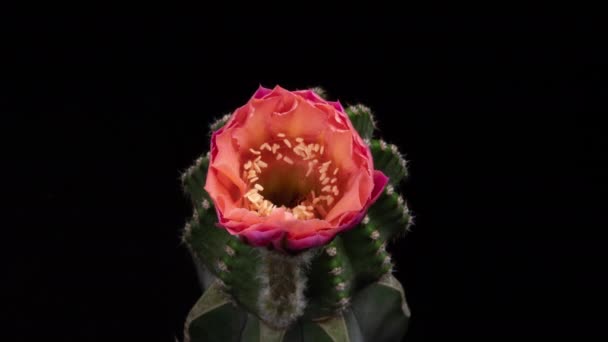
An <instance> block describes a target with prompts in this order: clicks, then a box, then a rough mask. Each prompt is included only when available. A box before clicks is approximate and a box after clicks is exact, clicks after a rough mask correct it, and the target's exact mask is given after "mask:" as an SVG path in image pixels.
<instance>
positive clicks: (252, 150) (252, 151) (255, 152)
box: [249, 148, 262, 154]
mask: <svg viewBox="0 0 608 342" xmlns="http://www.w3.org/2000/svg"><path fill="white" fill-rule="evenodd" d="M249 151H251V153H253V154H262V152H260V151H256V150H254V149H252V148H250V149H249Z"/></svg>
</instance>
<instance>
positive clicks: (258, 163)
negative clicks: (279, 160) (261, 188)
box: [256, 160, 268, 168]
mask: <svg viewBox="0 0 608 342" xmlns="http://www.w3.org/2000/svg"><path fill="white" fill-rule="evenodd" d="M256 164H257V165H258V166H259V167H261V168H266V167H268V164H266V163H265V162H264V161H262V160H258V162H257V163H256Z"/></svg>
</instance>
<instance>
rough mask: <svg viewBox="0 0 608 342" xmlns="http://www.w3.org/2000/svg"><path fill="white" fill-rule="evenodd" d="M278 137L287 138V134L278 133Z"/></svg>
mask: <svg viewBox="0 0 608 342" xmlns="http://www.w3.org/2000/svg"><path fill="white" fill-rule="evenodd" d="M277 137H279V138H285V133H278V134H277Z"/></svg>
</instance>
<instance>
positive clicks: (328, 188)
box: [321, 185, 331, 192]
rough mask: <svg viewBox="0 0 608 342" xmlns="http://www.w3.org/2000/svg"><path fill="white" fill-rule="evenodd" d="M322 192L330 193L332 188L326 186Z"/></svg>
mask: <svg viewBox="0 0 608 342" xmlns="http://www.w3.org/2000/svg"><path fill="white" fill-rule="evenodd" d="M321 191H323V192H330V191H331V186H329V185H326V186H324V187H323V189H321Z"/></svg>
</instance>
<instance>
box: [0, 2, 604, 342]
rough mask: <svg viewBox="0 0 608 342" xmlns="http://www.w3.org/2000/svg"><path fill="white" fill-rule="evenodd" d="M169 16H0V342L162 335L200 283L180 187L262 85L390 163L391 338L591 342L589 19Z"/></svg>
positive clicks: (597, 237)
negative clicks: (323, 114)
mask: <svg viewBox="0 0 608 342" xmlns="http://www.w3.org/2000/svg"><path fill="white" fill-rule="evenodd" d="M185 12H186V13H181V14H179V15H172V14H167V15H165V16H144V15H133V16H126V15H125V16H118V15H108V16H105V15H102V14H97V13H95V12H90V13H87V14H86V15H81V16H75V17H67V16H56V17H43V16H34V17H28V18H27V19H24V18H18V19H15V18H13V20H9V21H8V22H7V21H5V22H3V24H2V33H3V35H4V38H5V39H4V40H3V42H4V43H3V44H4V49H3V55H5V56H7V55H8V57H9V62H6V63H4V66H3V70H5V72H4V77H2V79H3V81H2V83H1V84H2V88H1V89H0V90H1V92H0V110H1V111H2V128H1V130H2V131H3V134H2V140H4V141H3V142H2V145H3V147H2V150H4V151H5V152H3V154H2V159H3V162H2V165H3V167H2V169H3V173H5V172H6V173H7V174H6V176H4V177H3V178H4V180H5V181H6V183H7V184H5V186H4V190H3V193H4V194H5V195H8V196H6V197H5V200H4V203H3V208H4V209H5V210H7V214H8V215H7V216H5V218H6V222H7V223H6V225H4V224H3V230H5V231H6V232H8V233H9V238H8V239H2V240H3V244H4V243H7V244H8V246H6V247H5V248H3V249H2V250H3V253H6V255H5V257H4V258H3V259H4V260H6V261H8V263H7V264H8V266H6V267H7V270H8V271H5V272H3V273H5V274H6V276H3V285H4V286H6V287H7V289H6V290H4V291H2V297H3V298H2V299H3V305H2V307H3V308H2V314H3V315H4V316H5V317H3V318H2V321H3V322H4V324H6V326H7V327H9V328H10V329H7V330H5V331H6V332H8V334H9V336H11V337H10V338H9V339H7V340H11V341H15V340H21V339H27V338H29V337H32V338H33V339H34V340H42V338H43V337H45V338H46V339H51V338H56V339H58V340H64V341H66V340H78V341H92V340H99V341H114V340H122V339H129V340H131V341H172V338H173V336H181V330H182V324H183V320H184V318H185V316H186V314H187V312H188V310H189V309H190V307H191V306H192V305H193V304H194V302H195V301H196V300H197V298H198V297H199V296H200V290H199V289H198V287H197V281H196V276H195V273H194V269H193V265H192V264H191V261H190V259H189V256H188V254H187V251H186V249H185V248H184V247H183V246H181V245H180V243H179V235H180V230H181V228H182V227H183V225H184V222H185V220H186V219H187V217H188V216H189V214H190V206H189V203H188V201H187V198H186V197H185V196H184V195H183V194H182V193H181V189H180V186H179V181H178V179H179V175H180V172H181V171H182V170H184V169H185V168H187V167H188V166H189V165H190V164H191V163H192V162H193V160H194V159H195V158H196V157H197V156H198V155H200V154H202V153H204V152H206V150H207V148H208V136H207V127H208V124H209V123H210V122H211V120H212V119H213V118H215V117H219V116H220V115H222V114H224V113H228V112H230V111H232V110H233V109H235V108H236V107H238V106H241V105H242V104H244V103H245V102H246V101H247V100H248V98H249V97H250V96H251V95H252V94H253V92H254V91H255V89H256V88H257V87H258V85H260V84H261V85H264V86H266V87H273V86H275V85H277V84H279V85H281V86H283V87H286V88H288V89H300V88H306V87H311V86H322V87H324V88H325V89H326V90H327V92H328V94H329V98H330V99H339V100H340V101H341V102H342V103H343V104H345V105H346V104H354V103H359V102H361V103H364V104H366V105H368V106H370V107H371V108H372V109H373V110H374V111H375V113H376V117H377V118H378V121H379V127H380V135H381V136H382V137H383V138H385V139H386V140H387V141H388V142H392V143H394V144H396V145H398V146H399V148H400V149H401V151H402V152H403V153H404V154H405V155H406V158H407V159H408V161H409V162H410V164H409V165H410V173H411V176H410V178H409V181H408V182H407V183H405V184H404V185H403V186H402V187H401V191H402V193H403V194H404V196H405V197H406V199H407V201H408V203H409V205H410V207H411V209H412V211H413V212H414V214H415V215H416V226H415V227H414V229H413V233H411V234H410V235H409V236H408V237H407V238H406V239H404V240H401V241H400V242H398V243H397V244H395V245H393V246H392V249H391V250H392V251H393V253H394V257H395V260H396V264H397V265H396V272H395V275H396V276H397V278H398V279H399V280H401V282H402V283H403V285H404V287H405V289H406V294H407V296H408V301H409V304H410V307H411V310H412V312H413V319H412V321H411V326H410V331H409V333H408V341H412V342H413V341H429V340H444V341H445V340H448V338H449V337H469V338H471V337H485V338H489V340H509V341H515V340H520V339H521V338H524V337H532V338H544V337H570V338H571V340H576V341H586V340H591V339H594V338H598V336H599V335H598V334H599V332H600V331H601V330H600V329H597V327H599V326H601V325H602V324H605V322H606V314H605V306H603V304H604V301H603V299H604V298H605V297H604V296H603V295H602V294H601V293H602V291H605V288H606V282H605V280H604V279H603V277H602V276H603V272H604V269H605V255H606V253H605V248H606V247H605V242H606V240H605V239H604V238H602V236H601V234H600V232H601V230H603V229H605V228H606V224H605V219H604V217H603V216H604V213H605V211H604V212H602V209H603V208H604V206H605V205H606V195H607V193H606V191H605V186H606V181H605V179H604V178H603V176H604V172H605V170H606V169H605V168H604V165H603V163H604V162H605V161H606V144H605V142H603V140H602V139H601V138H603V135H604V134H605V132H606V131H605V128H604V127H603V126H602V125H601V117H602V116H605V115H606V109H605V108H606V107H605V106H604V102H605V100H606V95H607V92H608V87H607V83H606V82H607V79H606V77H605V76H606V60H607V59H606V57H608V53H607V52H608V51H607V47H606V43H605V41H603V40H602V39H601V35H600V34H599V33H600V31H599V27H598V26H597V21H594V20H591V19H589V18H558V17H550V16H533V17H520V16H517V17H506V16H483V17H473V16H464V17H456V16H427V15H424V16H422V15H421V16H418V15H401V14H399V13H400V12H397V11H395V12H392V13H389V14H383V15H380V14H375V13H372V14H369V13H368V15H366V16H363V15H351V14H346V13H342V14H340V15H338V14H336V15H334V14H331V15H330V14H327V15H322V16H320V17H314V18H312V17H310V18H309V17H297V18H296V17H295V16H294V17H282V18H281V19H280V20H276V21H275V20H271V18H270V19H269V18H261V17H257V16H247V15H242V14H241V15H230V16H227V17H225V18H224V17H222V18H218V17H216V16H215V15H214V14H213V13H206V14H205V15H204V16H202V15H200V16H199V13H187V12H188V11H185ZM388 12H391V11H390V9H389V11H388ZM270 17H272V16H270ZM7 23H8V24H7ZM4 324H3V325H4Z"/></svg>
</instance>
